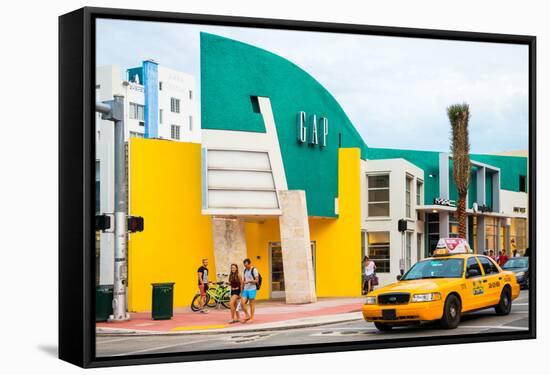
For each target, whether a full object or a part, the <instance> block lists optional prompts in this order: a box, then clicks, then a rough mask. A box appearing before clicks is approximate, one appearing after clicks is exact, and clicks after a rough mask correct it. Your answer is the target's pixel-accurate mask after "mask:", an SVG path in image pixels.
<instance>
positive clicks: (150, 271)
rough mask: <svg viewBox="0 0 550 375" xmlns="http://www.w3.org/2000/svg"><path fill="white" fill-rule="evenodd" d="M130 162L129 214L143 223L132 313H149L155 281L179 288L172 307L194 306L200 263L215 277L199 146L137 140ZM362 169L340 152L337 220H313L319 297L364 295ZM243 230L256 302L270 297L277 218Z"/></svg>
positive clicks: (133, 255)
mask: <svg viewBox="0 0 550 375" xmlns="http://www.w3.org/2000/svg"><path fill="white" fill-rule="evenodd" d="M129 157H130V213H131V214H132V215H138V216H143V217H144V218H145V230H144V231H143V232H141V233H135V234H132V235H131V236H130V241H129V250H128V261H129V263H128V272H129V273H128V277H129V284H128V286H129V287H128V292H129V309H130V311H147V310H150V309H151V283H157V282H175V283H176V285H175V289H174V292H175V295H174V306H175V307H181V306H189V304H190V303H191V299H192V298H193V296H194V294H195V293H196V291H197V281H196V280H197V268H198V267H199V266H200V263H201V259H202V258H209V259H210V265H209V269H210V275H215V274H216V271H215V269H214V252H213V242H212V224H211V220H210V217H209V216H203V215H202V214H201V170H200V165H201V162H200V158H201V149H200V145H199V144H193V143H182V142H171V141H163V140H151V139H137V138H132V139H130V153H129ZM359 163H360V151H359V149H340V151H339V168H338V192H339V202H338V204H339V217H338V218H337V219H322V218H310V219H309V225H310V235H311V239H312V241H316V246H317V250H316V252H317V254H316V280H317V295H318V296H319V297H336V296H357V295H360V293H361V266H360V265H361V237H360V233H361V221H360V220H361V219H360V217H361V215H360V208H361V207H360V164H359ZM245 231H246V243H247V252H248V257H249V258H251V260H252V262H253V264H254V266H255V267H256V268H257V269H258V271H260V273H261V274H262V277H263V285H262V288H261V290H260V292H259V293H258V298H259V299H266V298H269V292H270V285H269V272H270V270H269V251H268V249H269V243H270V242H279V241H280V233H279V220H278V219H277V218H271V219H265V220H262V221H250V222H247V223H246V224H245ZM240 271H241V272H242V266H241V265H240ZM212 279H213V278H212Z"/></svg>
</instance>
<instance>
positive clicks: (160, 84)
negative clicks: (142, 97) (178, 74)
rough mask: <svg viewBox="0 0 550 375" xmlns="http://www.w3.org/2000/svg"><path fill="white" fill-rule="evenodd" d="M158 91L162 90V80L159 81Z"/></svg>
mask: <svg viewBox="0 0 550 375" xmlns="http://www.w3.org/2000/svg"><path fill="white" fill-rule="evenodd" d="M159 91H162V81H159Z"/></svg>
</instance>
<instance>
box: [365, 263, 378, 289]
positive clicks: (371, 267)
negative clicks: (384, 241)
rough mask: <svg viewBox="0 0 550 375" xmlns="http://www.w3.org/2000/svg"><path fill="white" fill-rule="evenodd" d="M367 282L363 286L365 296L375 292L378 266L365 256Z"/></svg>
mask: <svg viewBox="0 0 550 375" xmlns="http://www.w3.org/2000/svg"><path fill="white" fill-rule="evenodd" d="M363 264H364V266H363V267H364V268H363V269H364V271H363V272H364V275H365V281H364V284H363V294H368V293H369V292H372V290H373V286H374V285H373V284H374V279H375V277H376V264H375V263H374V261H372V260H370V259H369V257H368V256H366V255H365V258H363Z"/></svg>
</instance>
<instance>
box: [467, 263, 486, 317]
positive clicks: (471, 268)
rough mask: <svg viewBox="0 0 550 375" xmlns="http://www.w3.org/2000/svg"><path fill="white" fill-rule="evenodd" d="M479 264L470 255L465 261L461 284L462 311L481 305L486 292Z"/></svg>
mask: <svg viewBox="0 0 550 375" xmlns="http://www.w3.org/2000/svg"><path fill="white" fill-rule="evenodd" d="M483 280H484V275H483V272H482V270H481V265H480V264H479V262H478V261H477V259H476V257H470V258H468V259H467V261H466V273H465V278H464V284H463V285H462V289H463V293H462V311H469V310H475V309H478V308H480V307H481V306H483V304H484V303H483V300H484V298H485V293H486V285H487V284H486V283H484V282H483Z"/></svg>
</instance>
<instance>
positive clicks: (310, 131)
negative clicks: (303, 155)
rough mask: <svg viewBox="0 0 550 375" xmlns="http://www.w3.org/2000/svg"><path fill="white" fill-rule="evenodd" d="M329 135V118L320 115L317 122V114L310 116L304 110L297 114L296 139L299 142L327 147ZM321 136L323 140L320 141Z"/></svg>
mask: <svg viewBox="0 0 550 375" xmlns="http://www.w3.org/2000/svg"><path fill="white" fill-rule="evenodd" d="M327 137H328V118H326V117H320V118H319V123H317V115H315V114H313V115H310V116H309V121H308V118H307V115H306V113H305V112H304V111H300V112H298V115H297V116H296V139H297V140H298V142H299V143H306V142H307V143H308V144H310V145H312V146H316V145H319V146H320V147H326V145H327ZM319 138H321V142H319Z"/></svg>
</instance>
